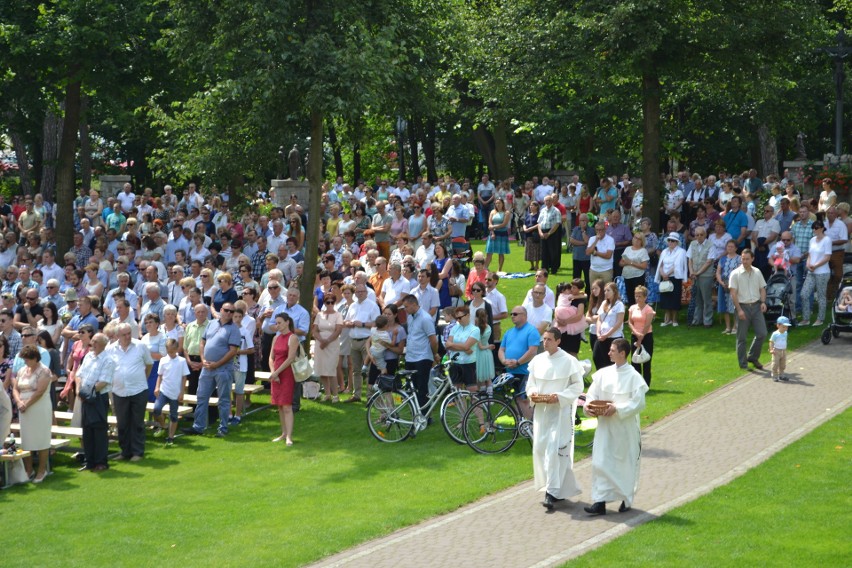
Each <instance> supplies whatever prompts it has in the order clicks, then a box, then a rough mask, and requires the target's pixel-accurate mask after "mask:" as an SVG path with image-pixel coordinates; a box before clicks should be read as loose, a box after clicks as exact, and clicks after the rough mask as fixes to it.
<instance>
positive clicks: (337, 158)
mask: <svg viewBox="0 0 852 568" xmlns="http://www.w3.org/2000/svg"><path fill="white" fill-rule="evenodd" d="M328 141H329V143H330V144H331V151H332V152H333V153H334V175H335V176H336V177H343V156H341V155H340V142H339V141H338V140H337V129H335V128H334V126H333V125H332V124H331V123H329V125H328Z"/></svg>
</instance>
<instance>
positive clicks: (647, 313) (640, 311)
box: [627, 286, 657, 387]
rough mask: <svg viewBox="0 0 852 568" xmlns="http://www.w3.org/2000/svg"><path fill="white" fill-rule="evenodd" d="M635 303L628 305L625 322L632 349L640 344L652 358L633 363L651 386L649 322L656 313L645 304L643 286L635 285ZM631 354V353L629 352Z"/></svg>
mask: <svg viewBox="0 0 852 568" xmlns="http://www.w3.org/2000/svg"><path fill="white" fill-rule="evenodd" d="M634 294H636V303H635V304H633V305H632V306H630V310H629V311H628V319H627V323H628V325H630V332H631V334H632V335H633V351H634V352H635V351H636V349H637V348H638V347H639V346H640V345H641V346H642V347H643V348H644V349H645V350H646V351H647V352H648V355H651V356H652V358H651V359H648V362H647V363H642V364H640V365H633V368H634V369H636V371H637V372H639V373H642V378H643V379H645V384H646V385H648V386H649V387H650V386H651V361H652V360H653V355H654V333H653V331H654V330H653V328H652V327H651V322H653V321H654V316H655V315H657V313H656V312H655V311H654V310H653V309H652V308H651V306H649V305H648V304H647V300H648V289H647V288H645V287H644V286H637V287H636V291H635V292H634ZM631 354H632V353H631Z"/></svg>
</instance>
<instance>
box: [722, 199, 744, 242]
mask: <svg viewBox="0 0 852 568" xmlns="http://www.w3.org/2000/svg"><path fill="white" fill-rule="evenodd" d="M741 206H742V198H741V197H740V196H738V195H735V196H733V197H732V198H731V210H730V211H728V212H727V213H726V214H725V229H726V230H727V231H728V234H729V235H731V238H732V239H733V240H734V241H736V243H737V250H738V251H742V250H743V248H745V245H746V242H747V240H746V233H747V232H748V215H747V214H746V213H745V211H743V210H742V209H740V207H741Z"/></svg>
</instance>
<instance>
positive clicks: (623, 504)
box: [618, 501, 630, 513]
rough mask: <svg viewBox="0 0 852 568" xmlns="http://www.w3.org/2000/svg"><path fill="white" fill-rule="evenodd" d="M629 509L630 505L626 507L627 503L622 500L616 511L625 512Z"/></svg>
mask: <svg viewBox="0 0 852 568" xmlns="http://www.w3.org/2000/svg"><path fill="white" fill-rule="evenodd" d="M629 510H630V507H628V506H627V503H625V502H624V501H622V502H621V506H620V507H619V508H618V512H619V513H626V512H627V511H629Z"/></svg>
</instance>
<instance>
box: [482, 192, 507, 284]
mask: <svg viewBox="0 0 852 568" xmlns="http://www.w3.org/2000/svg"><path fill="white" fill-rule="evenodd" d="M511 220H512V217H511V215H509V214H508V213H507V212H506V203H505V202H504V201H503V200H502V199H496V200H495V201H494V209H493V210H492V211H491V215H490V216H489V217H488V232H489V233H488V242H487V243H486V244H485V254H486V256H485V266H486V267H488V268H489V269H490V267H491V257H492V256H493V255H494V254H495V253H496V254H497V263H498V264H497V271H498V272H503V262H504V261H505V260H506V255H507V254H509V223H510V222H511Z"/></svg>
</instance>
